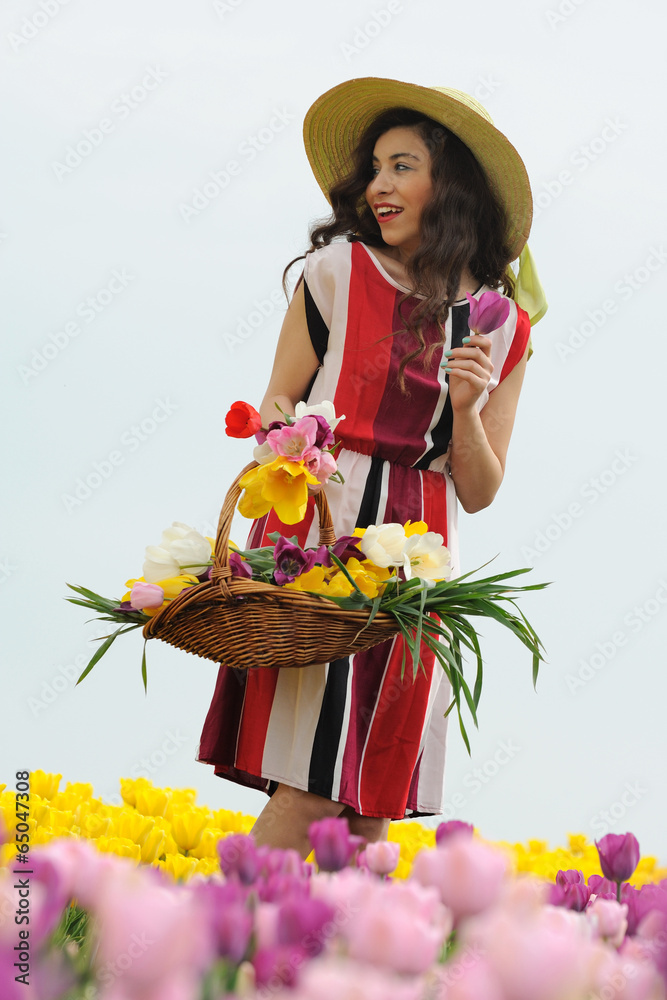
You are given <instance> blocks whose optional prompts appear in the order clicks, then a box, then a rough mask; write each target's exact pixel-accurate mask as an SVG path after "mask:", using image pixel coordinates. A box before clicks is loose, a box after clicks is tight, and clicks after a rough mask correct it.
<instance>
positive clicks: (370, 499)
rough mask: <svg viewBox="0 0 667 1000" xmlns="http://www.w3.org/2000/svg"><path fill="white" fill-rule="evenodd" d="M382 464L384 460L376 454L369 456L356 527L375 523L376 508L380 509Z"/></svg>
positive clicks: (365, 526)
mask: <svg viewBox="0 0 667 1000" xmlns="http://www.w3.org/2000/svg"><path fill="white" fill-rule="evenodd" d="M383 465H384V461H383V460H382V459H381V458H379V457H378V456H377V455H376V456H375V457H374V458H371V468H370V472H369V473H368V478H367V480H366V485H365V487H364V495H363V497H362V500H361V506H360V508H359V516H358V517H357V523H356V525H355V527H356V528H367V527H368V525H369V524H375V523H376V520H377V514H378V510H379V509H380V494H381V492H382V466H383Z"/></svg>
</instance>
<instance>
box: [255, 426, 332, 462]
mask: <svg viewBox="0 0 667 1000" xmlns="http://www.w3.org/2000/svg"><path fill="white" fill-rule="evenodd" d="M318 431H319V425H318V423H317V420H315V418H314V417H301V419H300V420H295V421H294V423H293V424H286V425H285V426H284V427H280V428H277V429H276V430H273V431H269V433H268V434H267V435H266V443H267V444H268V445H269V447H270V448H272V449H273V451H275V453H276V454H277V455H284V456H285V457H286V458H291V459H294V461H300V460H301V459H302V458H303V457H304V453H305V452H307V451H308V449H310V448H312V447H313V446H314V445H315V441H316V440H317V434H318Z"/></svg>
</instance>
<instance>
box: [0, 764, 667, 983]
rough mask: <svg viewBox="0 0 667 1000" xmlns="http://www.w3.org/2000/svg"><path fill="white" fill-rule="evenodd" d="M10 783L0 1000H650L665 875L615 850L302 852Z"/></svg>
mask: <svg viewBox="0 0 667 1000" xmlns="http://www.w3.org/2000/svg"><path fill="white" fill-rule="evenodd" d="M61 780H62V779H61V775H55V774H48V773H44V772H42V771H33V772H31V773H30V774H28V772H19V775H17V780H16V781H15V782H12V785H11V786H9V785H8V786H5V785H2V784H0V997H1V998H2V1000H18V998H25V997H30V998H32V997H35V998H39V1000H223V998H233V997H249V998H253V1000H255V998H256V1000H259V998H269V997H274V996H282V997H285V998H290V1000H311V998H312V1000H660V998H665V996H666V995H667V994H666V987H665V983H666V981H667V870H665V869H662V868H660V866H659V864H658V862H657V860H656V859H655V858H652V857H647V856H645V857H641V855H640V848H639V844H638V843H637V840H636V839H635V837H634V836H633V835H632V834H631V833H630V832H628V833H619V834H608V835H607V836H606V837H603V838H602V839H601V840H600V841H599V842H598V843H597V844H591V843H589V842H588V841H587V840H586V838H585V837H584V836H583V835H581V834H571V835H570V836H569V843H568V845H567V847H562V848H556V849H549V847H548V845H547V844H546V843H544V842H542V841H536V840H532V841H528V842H527V843H526V844H508V843H489V842H487V841H485V840H483V839H482V838H481V837H480V836H479V835H478V833H477V832H476V831H473V828H472V827H471V826H469V825H468V824H466V823H461V822H457V821H452V822H449V823H442V824H441V825H440V826H439V827H438V828H437V830H433V829H429V828H427V827H424V826H422V825H420V824H419V823H416V822H411V821H403V822H400V823H393V824H392V825H391V827H390V832H389V839H388V841H387V842H384V843H378V844H366V843H365V842H364V841H362V840H361V838H359V837H355V836H352V835H350V833H349V831H348V828H347V824H346V822H345V821H344V820H339V819H327V820H322V821H321V822H319V823H315V824H313V825H312V827H311V829H310V839H311V843H312V845H313V848H314V850H313V854H312V855H311V856H310V858H309V859H307V860H306V861H303V860H302V859H301V858H300V857H299V856H298V855H297V854H296V852H293V851H281V850H272V849H269V848H265V847H260V848H258V847H256V845H255V844H254V841H253V839H252V836H251V835H250V834H249V831H250V829H251V827H252V824H253V822H254V820H253V818H252V817H249V816H245V815H242V814H240V813H234V812H230V811H228V810H224V809H219V810H211V809H208V808H207V807H205V806H202V805H198V804H197V801H196V793H195V792H194V790H192V789H171V788H159V787H156V786H154V785H152V784H151V782H149V781H147V780H146V779H143V778H139V779H133V780H129V779H121V796H122V805H110V804H107V803H104V802H103V801H102V800H100V799H98V798H96V797H95V796H94V794H93V788H92V786H91V785H90V784H84V783H67V784H66V785H65V786H64V788H62V789H61V787H60V784H61Z"/></svg>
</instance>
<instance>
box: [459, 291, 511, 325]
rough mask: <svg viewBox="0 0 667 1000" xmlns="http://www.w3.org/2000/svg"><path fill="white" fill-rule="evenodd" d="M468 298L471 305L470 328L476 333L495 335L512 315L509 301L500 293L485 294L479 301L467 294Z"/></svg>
mask: <svg viewBox="0 0 667 1000" xmlns="http://www.w3.org/2000/svg"><path fill="white" fill-rule="evenodd" d="M466 298H467V300H468V302H469V303H470V316H469V318H468V326H469V327H470V329H471V330H474V331H475V332H476V333H493V331H494V330H497V329H498V327H500V326H502V325H503V323H505V322H506V320H507V317H508V316H509V314H510V303H509V299H506V298H505V297H504V295H500V294H499V293H498V292H483V293H482V294H481V295H480V297H479V299H474V298H473V297H472V295H471V294H470V293H469V292H466Z"/></svg>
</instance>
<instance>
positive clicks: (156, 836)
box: [141, 826, 167, 865]
mask: <svg viewBox="0 0 667 1000" xmlns="http://www.w3.org/2000/svg"><path fill="white" fill-rule="evenodd" d="M166 844H167V835H166V834H165V833H164V832H163V831H162V830H160V829H159V828H158V827H157V826H153V829H152V830H149V832H148V834H147V836H146V837H144V840H143V843H142V844H141V860H142V862H143V864H145V865H150V864H153V862H154V861H157V859H158V858H159V857H161V856H162V855H163V854H165V853H166V852H165V847H166Z"/></svg>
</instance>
